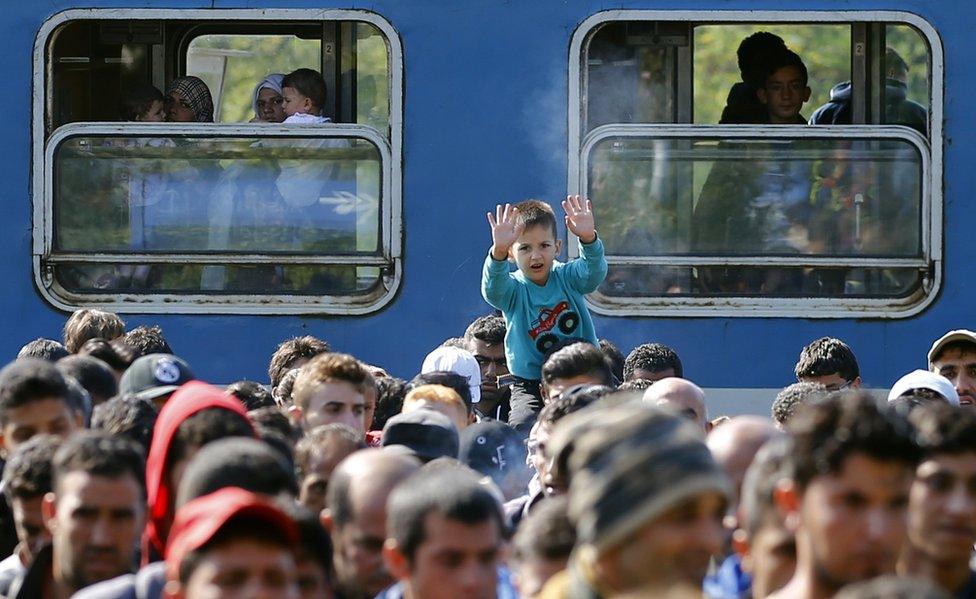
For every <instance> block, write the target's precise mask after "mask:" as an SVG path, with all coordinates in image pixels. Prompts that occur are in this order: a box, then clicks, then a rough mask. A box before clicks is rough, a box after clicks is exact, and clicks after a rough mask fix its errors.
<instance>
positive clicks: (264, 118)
mask: <svg viewBox="0 0 976 599" xmlns="http://www.w3.org/2000/svg"><path fill="white" fill-rule="evenodd" d="M284 77H285V76H284V75H282V74H280V73H272V74H270V75H268V76H267V77H265V78H264V79H262V80H261V82H260V83H258V84H257V87H255V88H254V98H253V101H252V102H251V107H252V108H253V109H254V118H255V120H257V121H260V122H262V123H280V122H281V121H283V120H285V110H284V109H283V108H282V104H284V101H285V99H284V98H282V97H281V80H282V79H284Z"/></svg>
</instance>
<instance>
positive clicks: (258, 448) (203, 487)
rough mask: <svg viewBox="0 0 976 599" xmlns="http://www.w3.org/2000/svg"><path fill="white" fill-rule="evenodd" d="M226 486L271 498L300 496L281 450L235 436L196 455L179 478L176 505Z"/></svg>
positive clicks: (215, 443) (216, 442) (214, 443)
mask: <svg viewBox="0 0 976 599" xmlns="http://www.w3.org/2000/svg"><path fill="white" fill-rule="evenodd" d="M225 487H240V488H242V489H244V490H245V491H251V492H252V493H261V494H264V495H268V496H271V497H273V496H275V495H278V494H280V493H289V494H291V495H297V494H298V483H297V481H296V480H295V472H294V470H292V469H291V468H290V465H289V464H288V461H287V460H286V459H285V458H284V457H283V456H282V455H281V454H280V453H279V452H278V451H276V450H275V449H274V448H272V447H270V446H269V445H268V444H267V443H265V442H263V441H259V440H257V439H249V438H246V437H236V438H230V439H218V440H216V441H213V442H212V443H209V444H207V445H206V446H204V447H203V448H201V449H200V451H198V452H197V453H196V454H195V455H194V456H193V459H192V460H190V463H189V464H187V466H186V470H185V471H184V473H183V477H182V478H181V479H180V485H179V489H178V490H177V493H176V505H177V506H182V505H185V504H186V503H188V502H190V501H192V500H194V499H196V498H197V497H203V496H204V495H209V494H211V493H214V492H215V491H218V490H220V489H223V488H225Z"/></svg>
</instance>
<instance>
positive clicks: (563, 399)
mask: <svg viewBox="0 0 976 599" xmlns="http://www.w3.org/2000/svg"><path fill="white" fill-rule="evenodd" d="M612 392H613V389H611V388H610V387H607V386H605V385H576V386H574V387H570V388H569V389H567V390H566V392H565V393H563V394H562V395H560V396H559V397H558V398H557V399H554V400H552V401H550V402H549V403H547V404H546V405H545V406H544V407H543V408H542V411H541V412H539V422H540V423H541V424H544V425H547V426H550V427H551V426H552V425H554V424H556V423H557V422H559V421H560V420H562V419H563V418H565V417H566V416H569V415H570V414H572V413H573V412H578V411H580V410H582V409H583V408H585V407H587V406H590V405H592V404H594V403H596V402H597V400H598V399H600V398H601V397H603V396H605V395H608V394H610V393H612Z"/></svg>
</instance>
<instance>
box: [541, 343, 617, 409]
mask: <svg viewBox="0 0 976 599" xmlns="http://www.w3.org/2000/svg"><path fill="white" fill-rule="evenodd" d="M584 384H586V385H606V386H608V387H609V386H612V385H613V373H611V372H610V364H609V363H608V362H607V359H606V357H605V356H604V355H603V352H602V351H600V348H599V347H596V346H595V345H590V344H589V343H574V344H572V345H570V346H568V347H564V348H562V349H560V350H559V351H557V352H555V353H553V354H552V355H551V356H549V358H547V359H546V361H545V362H544V363H543V364H542V386H543V391H544V393H543V394H544V396H545V397H546V399H548V400H549V401H552V400H554V399H556V398H557V397H559V396H560V395H561V394H562V393H563V392H564V391H565V390H566V389H568V388H570V387H572V386H573V385H584Z"/></svg>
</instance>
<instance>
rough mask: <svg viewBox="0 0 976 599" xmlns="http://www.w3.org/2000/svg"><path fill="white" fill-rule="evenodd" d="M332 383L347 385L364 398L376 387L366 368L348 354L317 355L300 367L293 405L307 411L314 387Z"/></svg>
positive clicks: (293, 392)
mask: <svg viewBox="0 0 976 599" xmlns="http://www.w3.org/2000/svg"><path fill="white" fill-rule="evenodd" d="M333 381H338V382H343V383H348V384H350V385H352V387H353V388H354V389H356V391H357V392H359V393H362V394H363V395H364V396H365V395H366V394H367V393H369V390H370V388H375V385H376V383H374V382H373V375H371V374H370V373H369V371H368V370H367V369H366V366H365V365H364V364H363V363H362V362H360V361H359V360H357V359H356V358H354V357H352V356H350V355H349V354H340V353H327V354H319V355H317V356H315V357H314V358H312V359H311V360H309V362H308V364H306V365H305V366H303V367H302V369H301V372H300V373H299V374H298V378H297V379H295V389H294V390H293V391H292V399H293V400H294V402H295V405H296V406H298V407H299V408H301V409H303V410H306V409H308V401H309V399H311V396H312V393H314V391H315V389H316V387H318V386H319V385H321V384H322V383H328V382H333Z"/></svg>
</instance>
